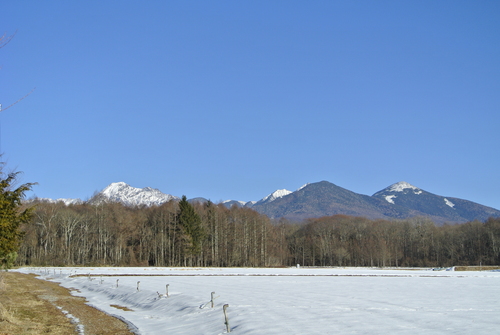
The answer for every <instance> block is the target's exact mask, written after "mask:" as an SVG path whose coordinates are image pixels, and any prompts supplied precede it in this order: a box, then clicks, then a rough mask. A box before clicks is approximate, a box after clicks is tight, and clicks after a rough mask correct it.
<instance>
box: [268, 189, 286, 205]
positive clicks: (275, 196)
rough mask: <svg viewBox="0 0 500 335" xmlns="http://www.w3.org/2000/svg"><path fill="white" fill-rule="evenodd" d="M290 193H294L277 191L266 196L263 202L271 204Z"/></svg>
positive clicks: (283, 190)
mask: <svg viewBox="0 0 500 335" xmlns="http://www.w3.org/2000/svg"><path fill="white" fill-rule="evenodd" d="M290 193H292V191H289V190H285V189H282V190H276V191H274V192H273V193H271V194H269V195H268V196H266V197H265V198H263V199H262V200H261V201H262V202H271V201H274V200H276V199H279V198H283V197H284V196H285V195H288V194H290Z"/></svg>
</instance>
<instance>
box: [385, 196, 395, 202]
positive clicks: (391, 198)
mask: <svg viewBox="0 0 500 335" xmlns="http://www.w3.org/2000/svg"><path fill="white" fill-rule="evenodd" d="M384 198H385V200H386V201H387V202H388V203H391V204H394V200H393V199H394V198H397V196H396V195H386V196H384Z"/></svg>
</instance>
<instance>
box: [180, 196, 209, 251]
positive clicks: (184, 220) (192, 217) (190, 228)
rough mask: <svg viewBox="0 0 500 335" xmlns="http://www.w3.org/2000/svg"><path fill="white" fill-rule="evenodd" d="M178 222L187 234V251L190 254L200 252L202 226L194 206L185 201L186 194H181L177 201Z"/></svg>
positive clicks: (203, 235) (202, 234)
mask: <svg viewBox="0 0 500 335" xmlns="http://www.w3.org/2000/svg"><path fill="white" fill-rule="evenodd" d="M178 215H179V216H178V219H179V223H180V224H181V226H182V227H183V229H184V232H185V233H186V235H187V236H188V239H189V245H188V252H189V253H190V254H191V255H192V256H195V255H198V254H199V253H200V252H201V243H202V241H203V238H204V237H205V232H204V230H203V226H202V225H201V218H200V216H199V215H198V214H197V213H196V212H195V210H194V207H193V206H192V205H191V204H190V203H189V202H188V201H187V199H186V196H185V195H183V196H182V199H181V201H180V202H179V214H178Z"/></svg>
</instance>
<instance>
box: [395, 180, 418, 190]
mask: <svg viewBox="0 0 500 335" xmlns="http://www.w3.org/2000/svg"><path fill="white" fill-rule="evenodd" d="M408 188H410V189H412V190H417V191H419V190H420V189H419V188H418V187H415V186H413V185H411V184H409V183H407V182H405V181H400V182H398V183H395V184H392V185H391V186H389V187H388V191H389V192H403V191H404V190H405V189H408Z"/></svg>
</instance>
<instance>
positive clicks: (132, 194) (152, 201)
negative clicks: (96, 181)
mask: <svg viewBox="0 0 500 335" xmlns="http://www.w3.org/2000/svg"><path fill="white" fill-rule="evenodd" d="M98 198H99V199H103V200H106V201H112V202H121V203H123V204H125V205H127V206H138V205H146V206H152V205H161V204H163V203H165V202H168V201H170V200H173V199H178V197H175V196H173V195H170V194H165V193H162V192H160V190H158V189H155V188H151V187H145V188H137V187H132V186H130V185H128V184H126V183H124V182H118V183H112V184H110V185H108V186H107V187H106V188H105V189H104V190H102V191H101V192H99V194H98Z"/></svg>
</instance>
